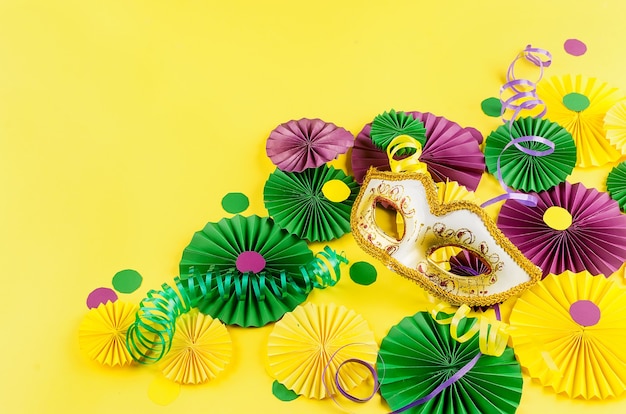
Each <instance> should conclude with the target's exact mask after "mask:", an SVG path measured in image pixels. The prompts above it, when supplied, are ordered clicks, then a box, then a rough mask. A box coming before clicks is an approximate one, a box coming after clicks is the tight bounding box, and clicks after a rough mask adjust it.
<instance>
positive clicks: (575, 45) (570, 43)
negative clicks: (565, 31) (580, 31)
mask: <svg viewBox="0 0 626 414" xmlns="http://www.w3.org/2000/svg"><path fill="white" fill-rule="evenodd" d="M563 48H565V51H566V52H567V53H569V54H570V55H572V56H582V55H584V54H585V52H587V45H586V44H584V43H583V42H581V41H580V40H578V39H567V40H566V41H565V44H564V45H563Z"/></svg>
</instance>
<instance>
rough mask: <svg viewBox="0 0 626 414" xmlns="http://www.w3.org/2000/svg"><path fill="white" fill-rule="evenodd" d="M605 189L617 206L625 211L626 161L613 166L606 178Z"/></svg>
mask: <svg viewBox="0 0 626 414" xmlns="http://www.w3.org/2000/svg"><path fill="white" fill-rule="evenodd" d="M606 189H607V191H608V192H609V195H610V196H611V198H612V199H613V200H615V201H617V203H618V204H619V208H620V209H621V210H622V211H626V161H624V162H621V163H619V164H617V165H616V166H615V167H613V169H612V170H611V172H610V173H609V175H608V177H607V178H606Z"/></svg>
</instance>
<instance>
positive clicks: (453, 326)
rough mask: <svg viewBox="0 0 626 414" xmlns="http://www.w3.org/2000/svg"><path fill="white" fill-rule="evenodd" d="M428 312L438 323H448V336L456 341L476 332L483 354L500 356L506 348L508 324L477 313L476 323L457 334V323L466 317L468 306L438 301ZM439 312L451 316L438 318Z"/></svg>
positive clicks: (463, 340) (469, 337)
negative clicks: (461, 333) (453, 305)
mask: <svg viewBox="0 0 626 414" xmlns="http://www.w3.org/2000/svg"><path fill="white" fill-rule="evenodd" d="M430 313H431V315H432V317H433V319H434V320H435V322H437V323H438V324H440V325H450V336H451V337H452V338H453V339H454V340H456V341H459V342H461V343H463V342H467V341H469V340H470V339H472V338H473V337H474V335H476V333H478V344H479V346H480V352H482V353H483V354H485V355H493V356H500V355H502V353H503V352H504V350H505V349H506V344H507V342H508V341H509V330H508V324H506V323H504V322H502V321H492V320H489V318H488V317H486V316H484V315H477V316H476V318H477V319H478V320H477V321H476V323H474V324H473V325H472V327H471V328H470V329H468V330H467V332H465V333H464V334H463V335H461V336H459V324H460V323H461V321H463V320H464V319H466V318H467V317H468V315H469V313H470V308H469V306H467V305H461V306H460V307H459V308H458V309H457V308H454V307H452V306H450V305H448V304H446V303H439V304H438V305H437V306H435V308H434V309H433V310H431V312H430ZM440 313H446V314H448V315H452V316H448V317H446V318H441V319H438V318H439V316H440V315H439V314H440Z"/></svg>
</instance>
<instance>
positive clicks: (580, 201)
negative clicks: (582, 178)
mask: <svg viewBox="0 0 626 414" xmlns="http://www.w3.org/2000/svg"><path fill="white" fill-rule="evenodd" d="M531 194H535V195H536V196H537V199H538V201H537V206H536V207H528V206H525V205H523V204H521V203H519V202H517V201H514V200H507V201H506V202H505V203H504V205H503V206H502V208H501V210H500V214H499V216H498V226H499V227H500V229H501V230H502V232H503V233H504V234H505V235H506V236H507V237H508V238H509V239H510V240H511V241H512V242H513V243H514V244H515V245H516V246H517V247H518V248H519V249H520V250H521V251H522V253H524V255H526V257H528V258H529V259H530V260H531V261H532V262H533V263H535V264H536V265H537V266H539V267H540V268H541V269H542V270H543V275H544V277H545V276H546V275H548V274H549V273H553V274H560V273H563V272H564V271H566V270H570V271H572V272H581V271H583V270H587V271H588V272H589V273H591V274H593V275H598V274H603V275H605V276H607V277H608V276H610V275H611V274H612V273H613V272H615V271H616V270H617V269H619V268H620V266H621V265H622V264H623V263H624V261H625V260H626V215H623V214H622V213H621V212H620V209H619V205H618V204H617V202H616V201H614V200H612V199H611V198H610V197H609V195H608V194H606V193H601V192H599V191H598V190H596V189H593V188H591V189H588V188H586V187H584V186H583V185H582V184H580V183H577V184H569V183H567V182H563V183H561V184H559V185H557V186H555V187H553V188H551V189H550V190H547V191H542V192H540V193H531ZM552 206H556V207H561V208H563V209H565V210H567V211H568V212H569V214H570V215H571V218H572V222H571V225H570V226H569V227H567V228H565V229H564V230H556V229H554V228H552V227H550V226H549V225H548V224H547V223H546V222H545V221H544V213H545V212H546V210H548V209H549V208H550V207H552Z"/></svg>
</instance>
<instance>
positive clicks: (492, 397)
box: [377, 312, 522, 414]
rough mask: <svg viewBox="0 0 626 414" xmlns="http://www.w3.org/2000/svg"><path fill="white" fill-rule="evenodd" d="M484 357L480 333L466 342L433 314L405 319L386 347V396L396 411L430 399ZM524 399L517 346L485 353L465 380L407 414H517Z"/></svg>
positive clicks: (381, 370) (381, 365)
mask: <svg viewBox="0 0 626 414" xmlns="http://www.w3.org/2000/svg"><path fill="white" fill-rule="evenodd" d="M479 353H480V347H479V341H478V335H475V336H474V337H473V338H472V339H470V340H469V341H467V342H464V343H460V342H457V341H456V340H454V339H453V338H452V337H451V336H450V326H449V325H440V324H438V323H437V322H435V321H434V320H433V318H432V317H431V316H430V314H428V313H427V312H418V313H417V314H415V315H414V316H412V317H407V318H404V319H403V320H402V321H401V322H400V323H399V324H398V325H396V326H394V327H392V328H391V329H390V330H389V333H388V334H387V336H386V337H385V338H384V339H383V341H382V343H381V345H380V354H379V358H378V363H377V368H378V376H379V377H380V378H381V385H380V392H381V394H382V396H383V398H384V399H385V400H386V401H387V403H388V404H389V406H390V407H391V409H392V410H399V409H401V408H403V407H406V406H407V405H409V404H411V403H413V402H415V401H417V400H419V399H421V398H424V397H426V396H427V395H428V394H430V393H431V392H433V390H435V388H437V387H438V386H439V385H440V384H442V383H444V382H445V381H446V380H448V379H449V378H450V377H451V376H452V375H454V374H455V373H457V372H458V371H459V370H460V369H461V368H463V367H465V366H466V365H467V364H468V363H469V362H470V361H471V360H472V359H474V358H475V357H476V355H478V354H479ZM521 396H522V373H521V369H520V366H519V364H518V363H517V361H516V360H515V355H514V354H513V350H512V349H511V348H508V347H507V348H506V350H505V351H504V353H503V354H502V355H501V356H499V357H494V356H488V355H481V356H480V358H479V359H478V361H477V362H476V364H475V365H474V366H473V367H472V368H471V369H470V370H469V372H467V373H466V374H465V375H464V376H462V377H461V378H460V379H459V380H457V381H456V382H454V383H452V384H451V385H450V386H448V387H446V388H444V389H443V391H442V392H441V393H440V394H438V395H437V396H435V397H433V398H431V399H430V400H428V401H426V402H424V403H423V404H421V405H417V406H414V407H411V408H409V409H407V410H406V411H404V412H406V413H412V414H415V413H428V414H431V413H437V414H447V413H514V412H515V410H516V409H517V407H518V405H519V401H520V398H521Z"/></svg>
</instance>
